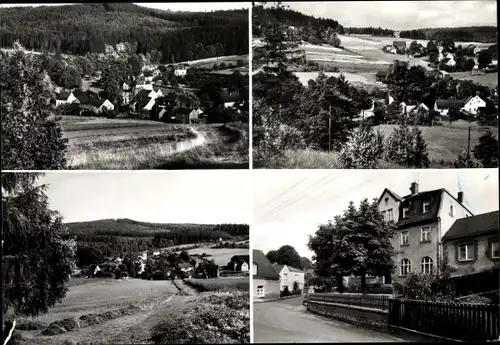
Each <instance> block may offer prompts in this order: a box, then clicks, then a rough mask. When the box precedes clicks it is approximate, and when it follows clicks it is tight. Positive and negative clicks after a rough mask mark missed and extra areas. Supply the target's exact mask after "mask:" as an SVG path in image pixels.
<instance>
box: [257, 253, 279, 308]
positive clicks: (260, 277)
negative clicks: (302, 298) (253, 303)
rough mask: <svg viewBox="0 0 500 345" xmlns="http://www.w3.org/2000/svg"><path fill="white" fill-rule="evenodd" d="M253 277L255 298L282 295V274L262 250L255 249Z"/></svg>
mask: <svg viewBox="0 0 500 345" xmlns="http://www.w3.org/2000/svg"><path fill="white" fill-rule="evenodd" d="M252 277H253V279H252V297H253V300H259V299H272V298H279V297H280V275H279V274H278V273H276V271H275V270H274V268H273V266H272V265H271V263H270V262H269V260H268V259H267V257H266V256H265V255H264V253H263V252H262V250H257V249H253V262H252Z"/></svg>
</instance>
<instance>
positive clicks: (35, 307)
mask: <svg viewBox="0 0 500 345" xmlns="http://www.w3.org/2000/svg"><path fill="white" fill-rule="evenodd" d="M41 175H42V174H40V173H2V174H1V184H2V232H3V235H2V243H3V244H2V315H3V319H4V320H5V316H6V313H7V312H8V311H11V312H13V314H14V315H15V317H17V316H21V315H23V316H38V315H40V314H43V313H46V312H47V311H48V308H50V307H52V306H54V305H55V304H56V303H57V302H60V301H61V300H62V299H63V298H64V297H65V296H66V292H67V290H68V287H67V283H68V281H69V279H70V274H71V272H72V269H73V268H74V267H75V263H74V259H75V247H76V244H75V241H74V239H72V238H71V237H70V235H69V233H68V229H67V227H66V226H65V225H64V224H63V220H62V217H61V216H60V215H59V213H58V212H57V211H54V210H51V209H49V202H48V197H47V195H46V194H45V191H46V189H47V185H39V184H37V180H38V178H39V177H40V176H41Z"/></svg>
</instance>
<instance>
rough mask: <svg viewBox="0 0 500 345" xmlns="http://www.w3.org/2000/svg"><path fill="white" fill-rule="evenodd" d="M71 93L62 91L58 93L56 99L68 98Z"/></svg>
mask: <svg viewBox="0 0 500 345" xmlns="http://www.w3.org/2000/svg"><path fill="white" fill-rule="evenodd" d="M69 95H71V92H61V93H59V94H57V95H56V99H58V100H60V101H65V100H67V99H68V97H69Z"/></svg>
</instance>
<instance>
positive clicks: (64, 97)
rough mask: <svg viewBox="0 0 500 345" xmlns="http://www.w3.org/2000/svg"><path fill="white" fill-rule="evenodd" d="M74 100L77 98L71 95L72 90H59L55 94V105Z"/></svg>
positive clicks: (69, 102)
mask: <svg viewBox="0 0 500 345" xmlns="http://www.w3.org/2000/svg"><path fill="white" fill-rule="evenodd" d="M75 100H77V98H76V97H75V95H73V92H60V93H58V94H56V107H58V106H60V105H62V104H71V103H73V102H74V101H75Z"/></svg>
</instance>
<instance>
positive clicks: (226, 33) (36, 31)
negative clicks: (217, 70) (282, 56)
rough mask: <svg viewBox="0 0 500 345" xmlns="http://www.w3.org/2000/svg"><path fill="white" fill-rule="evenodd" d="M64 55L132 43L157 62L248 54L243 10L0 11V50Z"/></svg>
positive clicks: (111, 7) (90, 7) (95, 7)
mask: <svg viewBox="0 0 500 345" xmlns="http://www.w3.org/2000/svg"><path fill="white" fill-rule="evenodd" d="M16 40H19V41H20V42H21V44H22V45H23V46H24V47H26V49H30V50H31V49H33V50H35V51H42V52H45V51H48V52H55V53H63V54H74V55H85V54H87V53H103V52H104V51H105V45H113V46H115V45H117V44H119V43H125V42H127V43H134V42H136V43H137V51H136V53H137V54H139V53H142V54H146V53H149V52H151V51H152V50H157V51H159V52H161V54H162V58H161V61H160V62H161V63H169V62H178V61H187V60H194V59H202V58H209V57H214V56H222V55H241V54H248V12H247V10H234V11H215V12H208V13H204V12H170V11H161V10H156V9H150V8H145V7H141V6H137V5H134V4H111V3H108V4H79V5H64V6H57V7H52V6H51V7H43V6H42V7H12V8H2V9H0V46H1V47H4V48H10V47H12V45H13V43H14V41H16Z"/></svg>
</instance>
